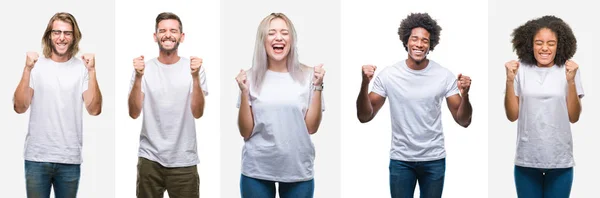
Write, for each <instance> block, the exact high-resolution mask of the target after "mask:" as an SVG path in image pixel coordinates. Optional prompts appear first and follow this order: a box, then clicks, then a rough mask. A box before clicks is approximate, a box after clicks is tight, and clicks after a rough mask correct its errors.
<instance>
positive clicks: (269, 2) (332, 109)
mask: <svg viewBox="0 0 600 198" xmlns="http://www.w3.org/2000/svg"><path fill="white" fill-rule="evenodd" d="M221 8H222V9H221V16H222V17H221V49H222V51H221V63H222V67H221V75H222V76H221V81H222V85H223V86H221V89H222V90H223V92H222V94H221V98H220V99H221V129H222V130H221V134H222V136H221V148H222V149H221V196H222V197H240V190H239V180H240V175H241V154H242V146H243V144H244V142H243V139H242V137H241V136H240V135H239V131H238V127H237V115H238V109H237V108H236V103H237V98H238V95H239V88H238V86H237V83H236V82H235V79H234V78H235V77H236V76H237V74H238V73H239V71H240V69H246V70H247V69H250V67H251V66H252V54H253V53H254V42H255V38H256V30H257V28H258V25H259V23H260V21H261V20H262V19H263V18H264V17H266V16H267V15H269V14H270V13H272V12H282V13H284V14H286V15H287V16H288V17H289V18H290V20H291V21H292V23H294V26H295V28H296V31H297V35H298V50H299V52H298V53H299V58H300V62H302V63H304V64H306V65H309V66H315V65H317V64H319V63H323V64H324V66H323V68H324V69H325V70H326V74H325V77H324V86H325V90H324V91H323V97H324V99H325V108H326V110H325V112H324V113H323V120H322V122H321V126H320V128H319V131H318V132H317V133H316V134H314V135H312V140H313V143H314V145H315V150H316V158H315V167H314V169H315V194H314V195H315V197H329V198H334V197H340V170H339V169H340V131H339V126H340V122H339V115H340V114H339V113H340V109H339V101H340V97H339V93H340V91H339V89H340V87H339V82H340V73H339V68H340V67H339V61H340V43H339V35H340V28H339V24H340V20H339V16H340V14H339V13H340V12H339V9H340V5H339V2H337V1H318V0H309V1H275V0H260V1H242V0H222V1H221Z"/></svg>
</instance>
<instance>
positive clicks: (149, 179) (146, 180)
mask: <svg viewBox="0 0 600 198" xmlns="http://www.w3.org/2000/svg"><path fill="white" fill-rule="evenodd" d="M137 172H138V174H137V189H136V194H137V197H138V198H163V196H164V193H165V190H166V191H167V192H168V193H169V197H170V198H199V197H200V192H199V191H200V176H199V175H198V168H197V166H196V165H194V166H188V167H177V168H168V167H164V166H162V165H160V164H159V163H157V162H154V161H150V160H148V159H146V158H142V157H140V158H138V165H137Z"/></svg>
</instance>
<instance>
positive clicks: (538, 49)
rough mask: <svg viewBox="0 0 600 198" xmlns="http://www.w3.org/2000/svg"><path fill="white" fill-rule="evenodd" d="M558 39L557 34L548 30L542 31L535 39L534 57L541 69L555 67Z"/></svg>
mask: <svg viewBox="0 0 600 198" xmlns="http://www.w3.org/2000/svg"><path fill="white" fill-rule="evenodd" d="M557 46H558V39H557V38H556V33H554V32H552V30H550V29H548V28H542V29H540V30H539V31H538V32H537V34H535V36H534V37H533V56H534V57H535V60H536V61H537V65H538V66H540V67H551V66H553V65H554V57H555V56H556V48H557Z"/></svg>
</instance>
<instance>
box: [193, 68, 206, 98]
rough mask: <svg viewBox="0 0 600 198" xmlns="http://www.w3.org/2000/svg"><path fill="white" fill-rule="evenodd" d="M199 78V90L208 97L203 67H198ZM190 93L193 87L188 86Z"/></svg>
mask: <svg viewBox="0 0 600 198" xmlns="http://www.w3.org/2000/svg"><path fill="white" fill-rule="evenodd" d="M198 73H199V76H200V88H202V92H204V95H205V96H208V86H207V85H206V71H205V70H204V67H200V71H198ZM192 85H194V82H193V81H192ZM190 87H191V89H190V93H191V92H193V90H194V87H193V86H190Z"/></svg>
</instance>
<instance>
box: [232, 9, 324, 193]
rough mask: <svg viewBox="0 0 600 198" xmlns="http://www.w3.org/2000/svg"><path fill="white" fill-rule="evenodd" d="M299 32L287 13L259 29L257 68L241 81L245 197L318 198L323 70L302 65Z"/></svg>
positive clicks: (267, 20) (264, 22) (265, 21)
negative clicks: (313, 138) (317, 138)
mask: <svg viewBox="0 0 600 198" xmlns="http://www.w3.org/2000/svg"><path fill="white" fill-rule="evenodd" d="M296 42H297V37H296V31H295V30H294V25H293V24H292V22H291V21H290V19H289V18H288V17H287V16H285V15H284V14H281V13H272V14H270V15H268V16H267V17H265V18H264V19H263V20H262V22H261V23H260V25H259V27H258V31H257V34H256V44H255V49H254V60H253V64H252V68H251V69H250V70H249V71H248V72H246V71H244V70H241V71H240V73H239V74H238V76H237V77H236V81H237V83H238V85H239V88H240V91H241V95H240V98H239V101H238V108H239V115H238V126H239V131H240V135H242V137H243V138H244V142H245V144H244V148H243V151H242V175H241V179H240V191H241V195H242V197H261V198H262V197H275V194H276V190H275V183H279V197H281V198H286V197H313V192H314V180H313V165H314V158H315V149H314V145H313V143H312V141H311V139H310V135H311V134H314V133H316V132H317V130H318V129H319V125H320V123H321V116H322V111H323V110H324V106H323V100H322V95H321V94H322V90H323V76H324V75H325V70H324V69H323V68H322V67H323V66H322V65H319V66H316V67H314V68H310V67H307V66H304V65H302V64H301V63H300V62H299V61H298V50H297V49H296V46H297V45H296Z"/></svg>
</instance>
